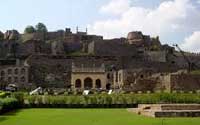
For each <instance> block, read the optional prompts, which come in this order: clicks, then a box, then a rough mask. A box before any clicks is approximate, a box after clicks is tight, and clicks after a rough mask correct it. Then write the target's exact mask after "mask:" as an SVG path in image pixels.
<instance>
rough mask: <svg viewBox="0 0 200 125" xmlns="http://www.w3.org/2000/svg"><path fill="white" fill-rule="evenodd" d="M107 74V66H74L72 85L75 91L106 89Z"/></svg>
mask: <svg viewBox="0 0 200 125" xmlns="http://www.w3.org/2000/svg"><path fill="white" fill-rule="evenodd" d="M106 83H107V74H106V71H105V66H104V65H103V64H102V65H101V66H99V67H98V66H97V65H92V66H91V67H88V66H87V67H84V65H83V64H81V65H80V66H75V65H74V64H72V72H71V84H72V86H73V87H74V89H79V88H80V89H83V90H90V89H100V88H102V89H106Z"/></svg>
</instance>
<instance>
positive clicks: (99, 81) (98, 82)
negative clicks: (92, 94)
mask: <svg viewBox="0 0 200 125" xmlns="http://www.w3.org/2000/svg"><path fill="white" fill-rule="evenodd" d="M95 85H96V86H95V87H96V89H100V88H101V80H100V79H97V80H96V84H95Z"/></svg>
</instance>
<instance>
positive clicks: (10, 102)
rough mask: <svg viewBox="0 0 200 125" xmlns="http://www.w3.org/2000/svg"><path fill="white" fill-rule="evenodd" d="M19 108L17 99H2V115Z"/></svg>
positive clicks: (0, 107)
mask: <svg viewBox="0 0 200 125" xmlns="http://www.w3.org/2000/svg"><path fill="white" fill-rule="evenodd" d="M18 107H19V103H18V100H17V99H15V98H0V114H2V113H5V112H8V111H11V110H15V109H17V108H18Z"/></svg>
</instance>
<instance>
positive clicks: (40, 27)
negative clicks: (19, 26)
mask: <svg viewBox="0 0 200 125" xmlns="http://www.w3.org/2000/svg"><path fill="white" fill-rule="evenodd" d="M35 28H36V31H37V32H43V33H46V32H48V30H47V27H46V26H45V25H44V24H43V23H38V24H37V25H36V26H35Z"/></svg>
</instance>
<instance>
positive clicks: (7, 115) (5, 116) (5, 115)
mask: <svg viewBox="0 0 200 125" xmlns="http://www.w3.org/2000/svg"><path fill="white" fill-rule="evenodd" d="M19 112H21V110H20V109H18V110H13V111H10V112H7V113H3V114H1V115H0V122H3V121H5V120H8V119H9V118H10V117H12V116H16V115H17V114H18V113H19Z"/></svg>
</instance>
